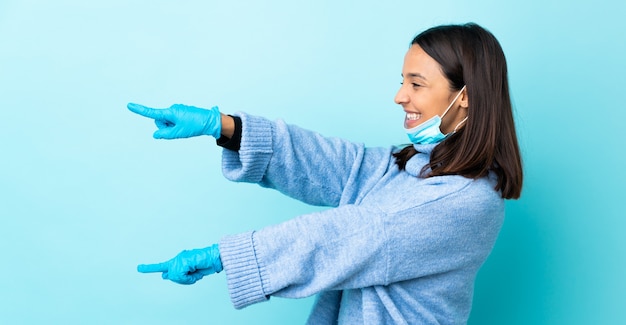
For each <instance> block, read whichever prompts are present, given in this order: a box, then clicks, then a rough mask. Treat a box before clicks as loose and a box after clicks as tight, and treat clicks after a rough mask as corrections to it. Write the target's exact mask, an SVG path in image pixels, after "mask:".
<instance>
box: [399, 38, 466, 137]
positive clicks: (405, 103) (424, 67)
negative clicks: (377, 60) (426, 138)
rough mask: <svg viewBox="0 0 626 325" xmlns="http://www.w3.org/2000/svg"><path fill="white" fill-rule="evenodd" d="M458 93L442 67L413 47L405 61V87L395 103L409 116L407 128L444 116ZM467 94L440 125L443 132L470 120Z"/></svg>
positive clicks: (420, 49)
mask: <svg viewBox="0 0 626 325" xmlns="http://www.w3.org/2000/svg"><path fill="white" fill-rule="evenodd" d="M457 94H458V91H452V90H450V83H449V81H448V79H447V78H446V77H445V76H444V74H443V72H442V71H441V66H440V65H439V63H437V61H435V60H434V59H433V58H431V57H430V56H429V55H428V54H426V52H424V50H422V48H421V47H420V46H419V45H413V46H411V48H410V49H409V51H408V52H407V53H406V55H405V57H404V66H403V67H402V86H401V87H400V90H398V94H396V97H395V99H394V101H395V102H396V104H399V105H401V106H402V108H403V109H404V111H405V112H406V115H405V119H404V126H405V127H406V128H413V127H416V126H418V125H420V124H421V123H422V122H424V121H426V120H428V119H429V118H431V117H433V116H435V115H439V116H441V115H442V114H443V113H444V112H445V110H446V108H448V105H450V103H451V102H452V101H453V100H454V97H455V96H456V95H457ZM466 108H467V95H466V93H465V91H463V93H462V94H461V95H460V96H459V97H458V98H457V99H456V101H455V102H454V103H453V104H452V107H451V108H450V110H449V111H448V113H447V114H446V115H445V116H444V118H443V119H442V121H441V132H443V133H444V134H445V133H449V132H452V131H453V130H454V128H455V127H456V126H457V125H458V124H459V123H460V122H461V121H462V120H463V119H464V118H465V117H466V116H467V110H466Z"/></svg>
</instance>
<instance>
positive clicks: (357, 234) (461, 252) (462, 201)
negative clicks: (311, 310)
mask: <svg viewBox="0 0 626 325" xmlns="http://www.w3.org/2000/svg"><path fill="white" fill-rule="evenodd" d="M468 182H471V180H468ZM468 182H466V183H465V185H466V186H465V187H464V186H460V187H459V188H457V190H455V191H454V192H452V193H450V194H449V195H446V196H445V197H436V198H434V199H429V200H427V201H421V200H419V199H418V200H417V201H420V202H418V203H417V204H416V205H414V206H412V207H410V208H406V207H402V208H401V209H395V208H389V209H388V208H379V206H380V205H378V204H367V205H359V206H354V205H344V206H341V207H339V208H335V209H330V210H327V211H324V212H319V213H313V214H309V215H305V216H301V217H299V218H296V219H293V220H289V221H287V222H284V223H281V224H278V225H275V226H271V227H267V228H264V229H262V230H260V231H257V232H251V233H246V234H240V235H236V236H229V237H224V238H223V239H222V240H221V241H220V249H221V252H222V262H223V264H224V269H225V271H226V275H227V278H228V286H229V291H230V295H231V300H232V301H233V304H234V305H235V307H236V308H243V307H245V306H248V305H250V304H253V303H257V302H262V301H265V300H267V299H268V298H269V296H271V295H275V296H281V297H289V298H300V297H306V296H310V295H313V294H316V293H319V292H321V291H329V290H344V289H354V288H364V287H370V286H377V285H382V286H385V285H389V284H391V283H397V282H401V281H405V280H410V279H417V278H421V277H429V276H433V275H439V274H447V273H448V272H452V271H456V270H464V271H463V272H467V274H468V276H469V277H470V278H471V277H473V276H474V273H473V272H475V270H477V269H478V267H479V266H480V265H481V264H482V263H483V262H484V260H485V259H486V257H487V255H488V254H489V252H490V251H491V248H492V246H493V243H494V242H495V238H496V237H497V233H498V231H499V228H500V225H501V222H502V210H503V204H502V200H501V199H500V198H499V197H497V195H489V196H488V198H487V199H485V198H484V197H482V196H480V195H475V193H474V192H471V191H469V190H468V188H469V187H471V186H470V185H468ZM488 190H490V191H491V192H495V191H493V190H492V189H491V188H488ZM494 203H495V204H494Z"/></svg>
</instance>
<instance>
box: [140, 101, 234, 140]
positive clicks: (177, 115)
mask: <svg viewBox="0 0 626 325" xmlns="http://www.w3.org/2000/svg"><path fill="white" fill-rule="evenodd" d="M128 109H129V110H130V111H131V112H134V113H137V114H139V115H142V116H145V117H149V118H151V119H154V122H155V123H156V125H157V127H158V128H159V129H158V130H156V131H155V132H154V135H153V136H154V138H155V139H178V138H189V137H195V136H198V135H210V136H213V137H214V138H216V139H219V137H220V136H221V133H222V116H221V114H220V111H219V109H218V108H217V106H214V107H212V108H211V109H204V108H198V107H194V106H187V105H182V104H174V105H172V106H170V108H165V109H154V108H149V107H146V106H143V105H139V104H133V103H129V104H128Z"/></svg>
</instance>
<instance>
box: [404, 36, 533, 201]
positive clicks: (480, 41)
mask: <svg viewBox="0 0 626 325" xmlns="http://www.w3.org/2000/svg"><path fill="white" fill-rule="evenodd" d="M411 45H419V46H420V47H421V48H422V49H423V50H424V51H425V52H426V53H427V54H428V55H430V56H431V57H432V58H433V59H435V61H437V62H438V63H439V65H441V69H442V71H443V74H444V75H445V76H446V78H447V79H448V81H449V83H450V88H451V90H452V91H459V90H460V89H461V88H462V87H463V86H464V85H466V86H467V95H468V98H469V108H468V118H467V121H466V123H465V124H464V126H463V127H462V128H460V129H459V130H458V131H457V132H455V133H453V134H451V135H450V136H448V137H447V138H446V139H445V140H443V141H442V142H441V143H439V144H438V145H437V146H436V147H435V148H434V149H433V151H432V153H431V156H430V163H429V164H428V165H426V166H424V169H422V173H421V176H422V177H432V176H440V175H462V176H465V177H468V178H479V177H483V176H486V175H487V174H488V173H489V171H493V172H494V173H495V175H496V176H497V178H498V182H497V185H496V187H495V189H496V190H497V191H501V195H502V197H503V198H505V199H517V198H519V196H520V194H521V191H522V179H523V172H522V163H521V158H520V152H519V145H518V143H517V135H516V133H515V123H514V121H513V112H512V107H511V98H510V95H509V86H508V80H507V79H508V77H507V67H506V59H505V57H504V52H503V51H502V48H501V47H500V44H499V42H498V41H497V40H496V38H495V37H494V36H493V35H492V34H491V33H490V32H489V31H487V30H485V29H484V28H482V27H480V26H478V25H477V24H474V23H469V24H464V25H443V26H437V27H433V28H430V29H428V30H426V31H424V32H422V33H420V34H419V35H417V36H416V37H415V38H414V39H413V42H411ZM416 153H417V150H416V149H415V148H414V147H413V146H412V145H410V146H407V147H405V148H404V149H402V150H401V151H399V152H396V153H394V157H395V158H396V164H397V165H398V167H399V168H400V169H402V170H403V169H405V167H406V163H407V161H408V160H409V159H410V158H411V157H412V156H413V155H415V154H416Z"/></svg>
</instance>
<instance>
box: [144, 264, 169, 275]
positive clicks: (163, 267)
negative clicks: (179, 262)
mask: <svg viewBox="0 0 626 325" xmlns="http://www.w3.org/2000/svg"><path fill="white" fill-rule="evenodd" d="M168 265H169V263H167V262H164V263H157V264H139V265H137V271H138V272H140V273H154V272H166V271H167V270H168Z"/></svg>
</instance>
